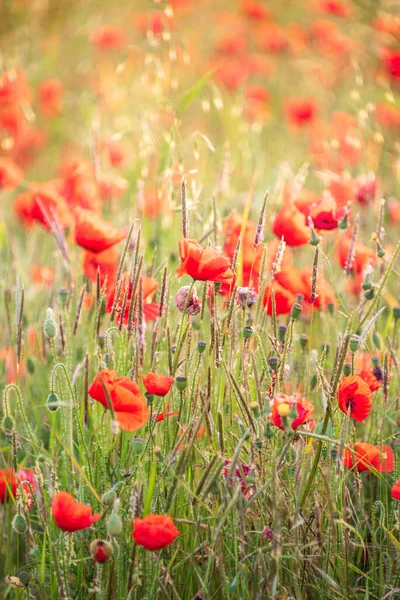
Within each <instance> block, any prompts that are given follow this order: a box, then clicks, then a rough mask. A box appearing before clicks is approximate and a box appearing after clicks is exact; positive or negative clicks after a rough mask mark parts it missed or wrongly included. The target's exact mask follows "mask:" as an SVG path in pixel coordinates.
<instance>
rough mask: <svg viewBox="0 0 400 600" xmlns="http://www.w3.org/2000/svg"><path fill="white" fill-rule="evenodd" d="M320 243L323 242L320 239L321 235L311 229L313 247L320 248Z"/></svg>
mask: <svg viewBox="0 0 400 600" xmlns="http://www.w3.org/2000/svg"><path fill="white" fill-rule="evenodd" d="M320 241H321V238H320V237H319V235H317V234H316V232H315V229H314V228H312V229H311V238H310V244H311V246H318V244H319V243H320Z"/></svg>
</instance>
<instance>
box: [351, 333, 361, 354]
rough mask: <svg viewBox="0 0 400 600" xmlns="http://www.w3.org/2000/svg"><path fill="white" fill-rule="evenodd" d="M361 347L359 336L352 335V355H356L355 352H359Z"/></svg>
mask: <svg viewBox="0 0 400 600" xmlns="http://www.w3.org/2000/svg"><path fill="white" fill-rule="evenodd" d="M359 347H360V338H359V337H358V335H352V336H351V338H350V343H349V348H350V352H351V353H352V354H354V353H355V352H357V350H358V348H359Z"/></svg>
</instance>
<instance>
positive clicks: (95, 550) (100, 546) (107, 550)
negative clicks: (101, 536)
mask: <svg viewBox="0 0 400 600" xmlns="http://www.w3.org/2000/svg"><path fill="white" fill-rule="evenodd" d="M112 555H113V547H112V546H111V544H110V543H109V542H105V541H104V540H93V542H92V543H91V544H90V556H91V557H92V558H93V560H95V561H96V562H99V563H104V562H106V561H107V560H108V559H109V558H111V556H112Z"/></svg>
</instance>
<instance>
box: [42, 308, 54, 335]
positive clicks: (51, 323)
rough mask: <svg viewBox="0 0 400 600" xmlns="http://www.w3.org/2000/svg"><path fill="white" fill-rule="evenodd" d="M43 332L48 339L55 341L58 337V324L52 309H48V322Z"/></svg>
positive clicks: (46, 321) (45, 323)
mask: <svg viewBox="0 0 400 600" xmlns="http://www.w3.org/2000/svg"><path fill="white" fill-rule="evenodd" d="M43 331H44V334H45V336H46V337H48V338H49V339H51V340H52V339H54V338H55V337H56V335H57V323H56V322H55V320H54V319H53V310H52V309H51V308H48V309H47V313H46V320H45V322H44V325H43Z"/></svg>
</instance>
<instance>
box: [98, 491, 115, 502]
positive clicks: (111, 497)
mask: <svg viewBox="0 0 400 600" xmlns="http://www.w3.org/2000/svg"><path fill="white" fill-rule="evenodd" d="M115 498H116V493H115V490H114V489H113V488H111V490H107V492H104V494H103V495H102V497H101V501H102V503H103V504H104V505H105V506H112V505H113V504H114V502H115Z"/></svg>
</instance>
